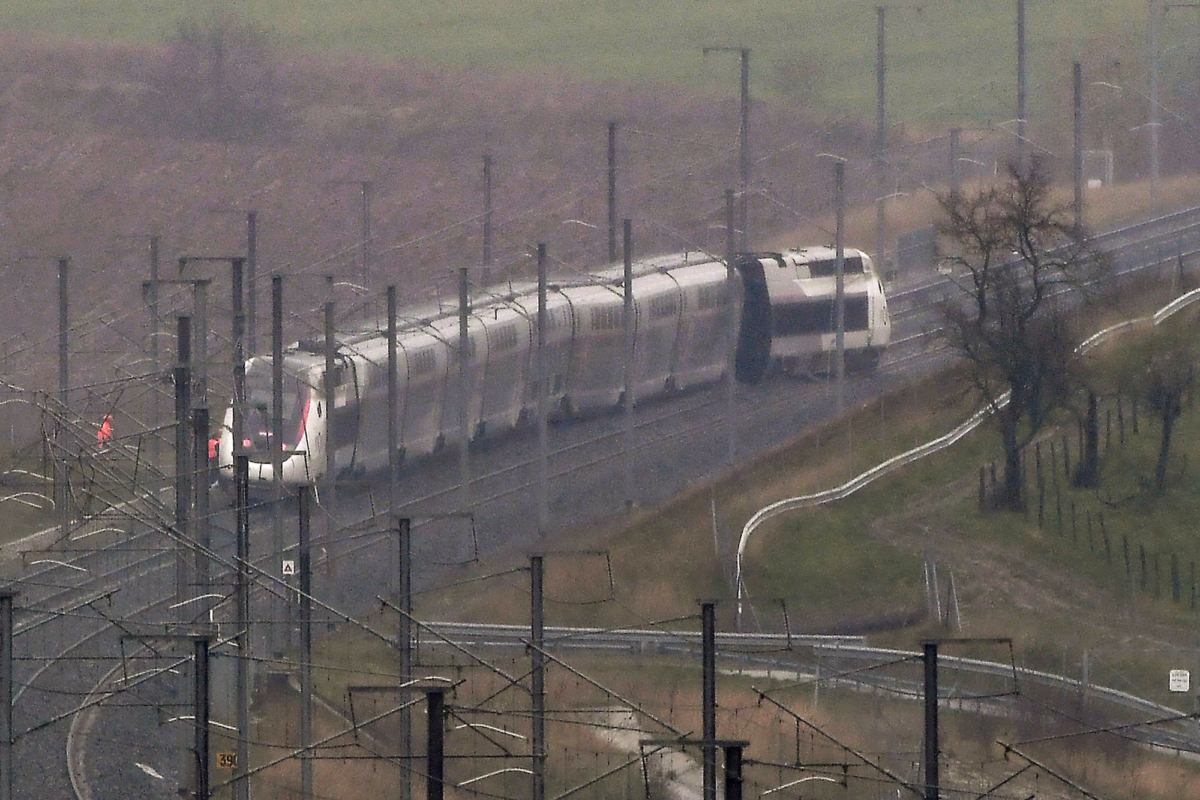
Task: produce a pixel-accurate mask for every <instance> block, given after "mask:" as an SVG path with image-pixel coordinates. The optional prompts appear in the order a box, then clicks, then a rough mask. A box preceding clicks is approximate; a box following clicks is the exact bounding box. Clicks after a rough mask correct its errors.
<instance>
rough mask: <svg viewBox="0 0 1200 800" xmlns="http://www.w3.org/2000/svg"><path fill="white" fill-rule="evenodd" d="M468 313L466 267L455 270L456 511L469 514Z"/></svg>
mask: <svg viewBox="0 0 1200 800" xmlns="http://www.w3.org/2000/svg"><path fill="white" fill-rule="evenodd" d="M470 312H471V298H470V285H469V283H468V279H467V268H466V267H459V269H458V435H459V443H458V490H459V503H458V505H459V509H458V510H459V511H460V512H461V513H462V514H463V515H464V516H470V514H471V506H472V500H471V397H470V395H471V380H470V369H471V349H472V348H471V331H470V327H469V320H468V315H469V314H470Z"/></svg>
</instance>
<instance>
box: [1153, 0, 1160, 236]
mask: <svg viewBox="0 0 1200 800" xmlns="http://www.w3.org/2000/svg"><path fill="white" fill-rule="evenodd" d="M1159 2H1160V0H1150V204H1151V206H1152V207H1153V210H1154V211H1155V213H1157V212H1158V200H1159V198H1158V177H1159V163H1158V147H1159V139H1158V127H1159V122H1158V84H1159V76H1160V74H1161V72H1162V56H1161V54H1160V53H1159V41H1158V36H1159V25H1160V24H1161V23H1162V16H1163V11H1162V7H1161V6H1160V5H1159Z"/></svg>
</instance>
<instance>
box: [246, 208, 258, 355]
mask: <svg viewBox="0 0 1200 800" xmlns="http://www.w3.org/2000/svg"><path fill="white" fill-rule="evenodd" d="M246 352H247V353H249V354H250V355H255V354H256V353H257V352H258V212H256V211H247V212H246Z"/></svg>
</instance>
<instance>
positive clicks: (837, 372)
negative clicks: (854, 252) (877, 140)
mask: <svg viewBox="0 0 1200 800" xmlns="http://www.w3.org/2000/svg"><path fill="white" fill-rule="evenodd" d="M833 175H834V206H835V207H836V209H837V213H836V216H837V229H836V233H835V234H834V236H835V255H834V263H835V269H836V273H835V274H836V281H835V298H834V307H835V308H834V317H835V319H834V361H835V363H834V378H835V380H836V381H837V413H838V416H839V417H840V416H841V415H842V414H844V413H845V411H846V246H845V227H846V162H844V161H842V160H840V159H839V160H838V161H835V162H834V164H833Z"/></svg>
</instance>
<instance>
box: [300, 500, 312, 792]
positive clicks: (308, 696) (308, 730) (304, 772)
mask: <svg viewBox="0 0 1200 800" xmlns="http://www.w3.org/2000/svg"><path fill="white" fill-rule="evenodd" d="M311 501H312V487H311V486H301V487H300V492H299V494H298V495H297V498H296V502H297V511H296V513H297V519H298V523H299V542H298V549H299V553H298V554H297V556H298V558H297V560H298V561H299V562H300V563H299V564H298V565H297V567H298V569H299V572H300V800H313V768H312V752H311V751H310V748H311V747H312V554H311V550H312V547H311V542H310V538H311V537H310V536H309V529H310V517H311V511H310V506H311Z"/></svg>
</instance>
